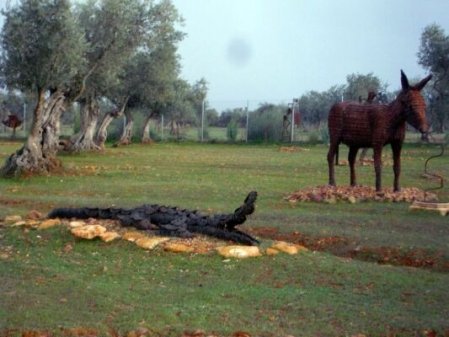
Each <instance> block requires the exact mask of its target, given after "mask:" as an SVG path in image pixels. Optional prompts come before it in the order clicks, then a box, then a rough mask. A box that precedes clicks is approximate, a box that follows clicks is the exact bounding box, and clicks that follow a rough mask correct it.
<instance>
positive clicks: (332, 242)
mask: <svg viewBox="0 0 449 337" xmlns="http://www.w3.org/2000/svg"><path fill="white" fill-rule="evenodd" d="M251 234H253V235H256V236H258V237H260V238H264V239H270V240H279V241H285V242H290V243H294V244H298V245H301V246H304V247H307V248H308V249H310V250H313V251H322V252H327V253H331V254H334V255H336V256H340V257H345V258H352V259H359V260H363V261H369V262H376V263H379V264H391V265H397V266H408V267H416V268H426V269H431V270H433V271H439V272H449V259H448V258H447V257H445V256H444V254H443V253H441V252H432V251H429V250H426V249H422V248H418V249H413V250H401V249H398V248H395V247H385V246H382V247H369V246H361V245H360V244H359V243H358V242H357V241H355V240H351V239H349V238H345V237H341V236H326V237H312V236H308V235H305V234H303V233H300V232H298V231H295V232H280V231H279V230H278V229H277V228H272V227H261V228H253V229H251Z"/></svg>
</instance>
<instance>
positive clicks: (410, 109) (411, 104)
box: [398, 70, 432, 140]
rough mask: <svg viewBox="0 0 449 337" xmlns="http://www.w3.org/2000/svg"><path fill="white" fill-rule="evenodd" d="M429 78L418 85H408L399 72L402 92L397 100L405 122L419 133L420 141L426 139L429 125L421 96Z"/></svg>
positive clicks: (405, 77)
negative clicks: (400, 104) (401, 107)
mask: <svg viewBox="0 0 449 337" xmlns="http://www.w3.org/2000/svg"><path fill="white" fill-rule="evenodd" d="M431 78H432V75H429V76H427V77H426V78H424V79H422V80H421V81H420V82H419V83H417V84H415V85H410V84H409V82H408V79H407V76H405V74H404V72H403V71H402V70H401V84H402V91H401V93H400V94H399V97H398V98H399V99H400V102H401V103H402V106H403V111H404V113H405V118H406V120H407V122H408V123H410V124H411V125H412V126H413V127H414V128H416V129H417V130H418V131H419V132H421V136H422V137H421V138H422V140H427V139H428V133H429V124H428V123H427V118H426V102H425V101H424V98H423V96H422V95H421V90H422V88H424V86H425V85H426V84H427V82H429V81H430V79H431Z"/></svg>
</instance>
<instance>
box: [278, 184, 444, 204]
mask: <svg viewBox="0 0 449 337" xmlns="http://www.w3.org/2000/svg"><path fill="white" fill-rule="evenodd" d="M285 199H286V200H288V201H289V202H291V203H296V202H303V201H311V202H324V203H330V204H332V203H336V202H337V201H345V202H350V203H356V202H362V201H382V202H413V201H415V200H419V201H438V198H437V196H436V194H434V193H431V192H426V191H423V190H421V189H419V188H416V187H406V188H402V189H401V191H400V192H393V189H392V188H384V189H383V191H382V192H376V190H375V189H374V188H373V187H370V186H354V187H352V186H329V185H323V186H316V187H309V188H305V189H302V190H299V191H296V192H293V193H292V194H290V195H288V196H287V197H286V198H285Z"/></svg>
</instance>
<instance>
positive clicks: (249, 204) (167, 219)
mask: <svg viewBox="0 0 449 337" xmlns="http://www.w3.org/2000/svg"><path fill="white" fill-rule="evenodd" d="M256 199H257V192H255V191H253V192H250V193H249V194H248V196H247V197H246V199H245V201H244V202H243V204H242V205H241V206H240V207H238V208H237V209H236V210H235V211H234V213H230V214H215V215H203V214H201V213H200V212H198V211H197V210H194V211H191V210H187V209H181V208H178V207H169V206H161V205H148V204H145V205H142V206H140V207H136V208H129V209H128V208H91V207H84V208H55V209H53V210H52V211H51V212H50V213H49V214H48V218H77V219H88V218H98V219H113V220H119V221H120V223H121V225H122V226H127V227H128V226H131V227H135V228H137V229H140V230H144V231H151V232H152V233H154V234H156V235H168V236H177V237H183V238H191V237H193V236H194V234H193V233H200V234H205V235H209V236H213V237H216V238H219V239H223V240H231V241H234V242H237V243H242V244H247V245H257V244H259V241H258V240H257V239H255V238H253V237H252V236H251V235H249V234H246V233H244V232H242V231H240V230H238V229H236V226H238V225H241V224H243V223H244V222H245V221H246V218H247V216H248V215H250V214H252V213H253V212H254V210H255V202H256Z"/></svg>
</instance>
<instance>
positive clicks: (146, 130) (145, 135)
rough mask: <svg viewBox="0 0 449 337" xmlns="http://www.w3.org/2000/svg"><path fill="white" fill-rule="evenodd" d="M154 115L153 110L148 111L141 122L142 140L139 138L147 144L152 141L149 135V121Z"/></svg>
mask: <svg viewBox="0 0 449 337" xmlns="http://www.w3.org/2000/svg"><path fill="white" fill-rule="evenodd" d="M154 115H155V113H154V112H150V113H149V114H148V115H147V117H146V118H145V120H144V122H143V130H142V140H141V142H142V143H143V144H149V143H152V142H153V140H152V139H151V135H150V123H151V119H152V118H153V117H154Z"/></svg>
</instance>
